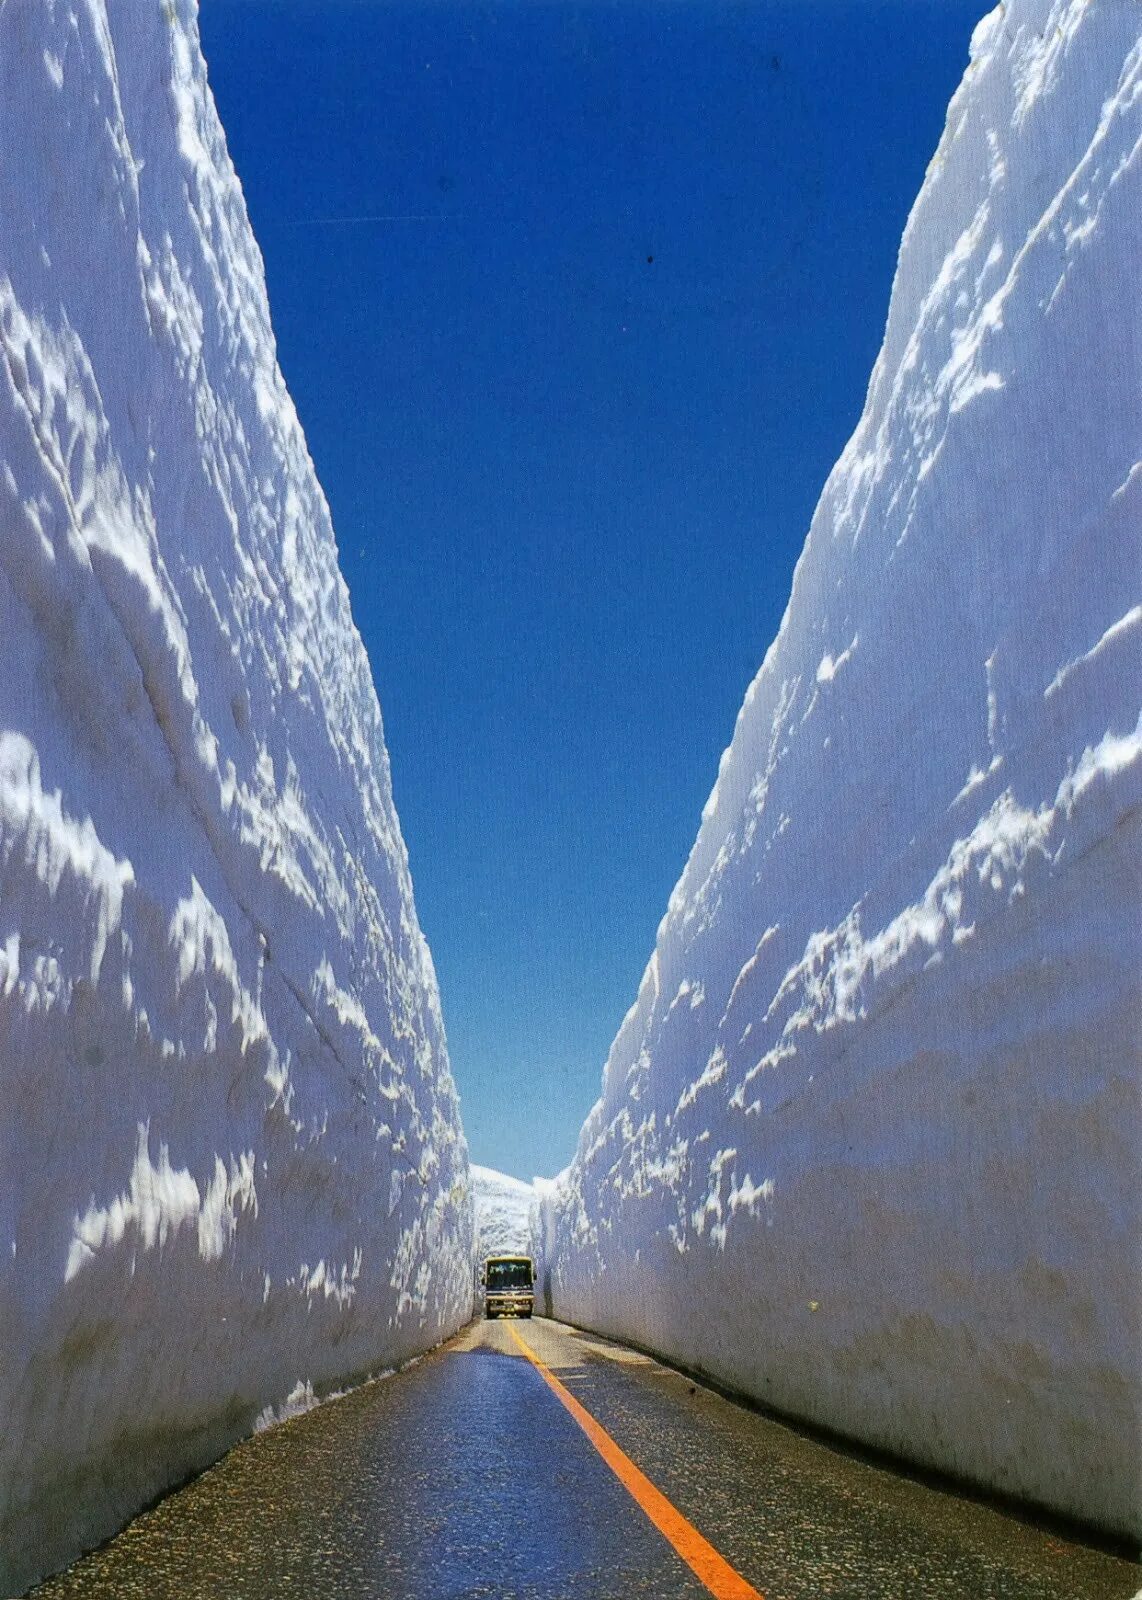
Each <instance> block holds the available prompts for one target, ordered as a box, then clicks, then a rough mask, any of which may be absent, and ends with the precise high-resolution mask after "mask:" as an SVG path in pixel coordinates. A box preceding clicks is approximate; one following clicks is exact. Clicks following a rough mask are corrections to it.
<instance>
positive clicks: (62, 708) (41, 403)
mask: <svg viewBox="0 0 1142 1600" xmlns="http://www.w3.org/2000/svg"><path fill="white" fill-rule="evenodd" d="M0 523H2V527H0V1417H2V1418H3V1425H2V1427H0V1552H2V1554H0V1592H3V1593H5V1594H7V1593H9V1592H11V1591H12V1590H13V1589H14V1588H17V1587H22V1586H23V1585H24V1584H26V1583H28V1582H30V1581H31V1580H32V1578H33V1577H34V1576H36V1575H37V1574H39V1573H42V1572H44V1571H46V1570H48V1569H50V1568H52V1567H55V1566H57V1565H59V1564H60V1563H62V1562H63V1561H65V1560H66V1559H68V1558H70V1557H71V1556H72V1555H74V1554H75V1553H76V1552H77V1551H78V1550H79V1549H80V1548H81V1547H83V1546H85V1545H89V1544H91V1543H92V1542H94V1541H97V1540H98V1539H100V1538H102V1537H103V1536H104V1535H106V1534H107V1533H109V1532H110V1531H111V1530H112V1529H113V1528H114V1527H116V1526H117V1525H118V1524H119V1523H120V1522H121V1521H122V1520H123V1519H125V1518H126V1517H127V1516H128V1515H129V1514H130V1513H131V1512H132V1511H133V1510H134V1509H135V1508H136V1507H138V1506H139V1505H140V1504H141V1503H142V1502H144V1501H146V1500H147V1499H148V1498H150V1497H152V1496H153V1495H154V1494H156V1493H157V1492H158V1491H160V1490H161V1489H162V1488H163V1487H164V1486H165V1485H167V1484H169V1483H171V1482H172V1481H173V1480H175V1479H178V1478H180V1477H182V1476H185V1475H186V1474H187V1473H189V1472H190V1471H192V1470H194V1469H195V1468H196V1467H200V1466H202V1465H204V1464H205V1463H206V1462H208V1461H209V1460H211V1459H212V1458H213V1457H215V1456H217V1455H218V1454H219V1453H220V1452H221V1451H222V1450H223V1449H224V1448H225V1447H226V1446H227V1445H228V1444H229V1443H230V1442H231V1441H232V1440H234V1439H235V1438H236V1437H238V1436H239V1435H241V1434H242V1433H243V1432H245V1431H247V1430H248V1429H249V1428H250V1427H251V1425H252V1423H253V1421H254V1418H255V1417H256V1415H257V1414H258V1413H259V1411H260V1410H261V1409H262V1408H263V1407H265V1406H267V1404H271V1403H273V1402H275V1401H278V1400H280V1399H282V1398H283V1397H284V1396H285V1395H286V1394H287V1393H288V1392H289V1391H290V1390H291V1389H292V1388H293V1387H294V1386H295V1384H296V1383H298V1382H302V1383H305V1382H308V1383H310V1384H311V1385H312V1386H313V1388H314V1389H315V1390H317V1391H319V1392H320V1390H321V1389H322V1388H327V1387H329V1386H330V1385H332V1384H334V1383H337V1384H341V1383H343V1382H344V1381H345V1380H346V1379H347V1378H349V1377H351V1376H352V1375H354V1374H364V1373H366V1372H368V1371H370V1370H374V1369H377V1368H381V1367H385V1366H391V1365H392V1364H393V1363H395V1362H398V1361H400V1360H401V1359H402V1358H404V1357H407V1356H410V1355H412V1354H413V1353H414V1352H416V1351H419V1350H422V1349H424V1348H425V1347H426V1346H429V1345H431V1344H433V1343H434V1342H435V1341H437V1340H439V1339H441V1338H442V1337H443V1336H445V1335H446V1334H448V1333H450V1332H451V1331H452V1330H453V1329H454V1328H455V1327H457V1325H458V1324H460V1323H461V1322H462V1321H463V1320H464V1319H465V1318H466V1317H467V1316H468V1314H469V1311H470V1307H471V1300H472V1280H471V1253H472V1248H473V1235H472V1209H471V1198H470V1193H469V1188H468V1176H467V1149H466V1145H465V1143H464V1140H463V1136H462V1133H461V1129H460V1123H459V1118H458V1112H457V1102H456V1096H455V1092H454V1089H453V1084H452V1079H451V1075H450V1071H449V1065H448V1057H447V1052H446V1047H445V1040H444V1033H443V1028H442V1024H441V1017H440V1009H439V1001H438V997H437V988H436V980H435V976H434V972H433V967H432V961H431V958H430V955H429V952H428V948H427V946H426V944H425V941H424V938H423V936H422V934H421V931H420V928H419V926H418V923H417V919H416V913H415V909H414V905H413V897H412V886H411V883H410V879H409V872H408V864H407V856H406V852H405V848H404V845H403V842H402V839H401V835H400V830H399V826H398V822H397V817H396V814H395V811H394V808H393V802H392V795H391V790H390V782H389V768H388V758H387V755H386V752H385V747H384V742H383V737H382V729H381V717H380V710H379V707H378V704H377V698H376V694H375V692H374V688H373V683H372V679H371V676H370V672H369V667H368V663H367V660H366V657H365V652H364V649H363V647H362V644H361V640H360V638H359V636H358V634H357V632H356V630H355V628H354V625H353V622H352V618H351V616H350V609H349V601H348V596H347V592H346V588H345V584H344V582H343V580H342V577H341V574H340V571H339V569H338V564H337V555H336V550H335V546H334V540H333V533H332V529H331V527H330V520H329V513H328V510H327V507H326V504H325V500H324V498H323V496H322V493H321V490H320V488H319V486H318V483H317V480H316V478H315V476H314V471H313V466H312V463H311V461H310V459H309V456H308V454H307V451H306V446H305V441H304V439H303V437H302V432H301V428H300V426H299V424H298V420H297V416H296V414H295V411H294V408H293V405H292V403H291V401H290V398H289V396H288V394H287V393H286V390H285V386H284V383H283V381H282V377H281V373H280V372H279V370H278V367H277V363H276V358H275V347H274V340H273V335H272V332H271V329H270V319H269V311H268V306H267V301H266V291H265V284H264V279H263V272H262V263H261V258H260V256H259V253H258V250H257V247H256V245H255V243H254V240H253V237H252V235H251V232H250V227H249V223H248V221H247V218H246V212H245V208H244V205H243V200H242V195H241V191H240V188H239V185H238V182H237V179H236V177H235V174H234V171H233V168H232V166H231V164H230V161H229V158H228V156H227V153H226V147H225V142H224V139H223V134H222V130H221V128H220V126H219V123H218V119H217V116H216V114H215V110H214V105H213V102H212V100H211V97H210V93H209V90H208V88H207V84H206V78H205V71H204V67H203V62H202V57H201V54H200V50H199V40H198V31H197V23H196V13H195V9H194V6H193V3H192V0H177V3H164V4H159V3H157V0H156V3H154V4H151V3H149V0H148V3H146V4H140V3H136V0H106V3H105V0H42V3H37V4H10V5H6V6H3V7H0Z"/></svg>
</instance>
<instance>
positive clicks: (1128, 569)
mask: <svg viewBox="0 0 1142 1600" xmlns="http://www.w3.org/2000/svg"><path fill="white" fill-rule="evenodd" d="M1139 17H1140V12H1139V7H1138V5H1137V4H1136V3H1135V0H1091V3H1086V0H1066V3H1057V4H1050V3H1047V0H1011V3H1010V4H1009V5H1007V6H1006V7H1002V6H1001V7H1000V8H999V9H998V10H996V11H995V12H993V13H992V14H991V15H990V16H988V17H986V18H985V19H984V20H983V21H982V22H981V23H980V25H979V27H978V29H977V30H976V33H975V36H974V38H973V40H972V45H971V64H970V66H969V67H968V69H967V73H966V75H965V78H964V81H963V84H962V86H961V87H960V89H959V90H958V91H957V93H956V95H955V97H954V99H953V101H952V104H951V107H950V109H949V112H948V119H947V126H946V130H945V133H944V135H943V138H942V140H941V143H940V146H939V148H938V150H937V152H936V154H935V157H934V158H933V160H932V163H931V165H930V167H929V170H928V174H927V177H926V179H925V183H924V186H923V189H922V190H921V193H920V196H919V198H918V200H917V202H916V205H915V208H914V210H913V212H912V215H911V217H910V219H909V222H908V226H907V229H906V231H905V235H904V239H903V242H902V245H901V250H900V257H899V263H898V268H897V274H896V281H895V284H894V288H893V293H892V300H891V306H890V309H889V316H888V325H887V330H886V334H885V340H884V346H883V349H882V351H881V354H880V356H879V358H878V360H877V363H876V366H875V368H874V370H873V373H872V378H871V382H870V385H869V391H868V398H867V403H866V406H865V411H864V415H863V416H862V418H861V421H860V423H859V425H858V427H857V430H856V432H855V434H854V435H853V438H852V439H851V441H850V442H849V444H848V446H847V447H846V449H845V451H844V454H843V455H842V457H841V459H840V461H839V462H838V464H837V466H836V468H835V469H834V471H833V472H832V474H831V476H830V478H829V480H828V482H827V484H826V486H825V489H824V492H823V494H822V497H821V500H820V503H819V505H818V508H817V511H816V513H815V515H814V518H813V522H812V525H811V528H810V531H809V536H808V540H807V543H806V546H805V549H804V552H803V554H802V556H801V559H800V562H799V564H798V567H797V571H796V575H795V579H794V583H793V591H792V596H791V599H790V602H789V607H788V611H787V613H786V616H785V619H784V621H783V623H782V626H781V629H780V632H779V634H778V636H777V638H776V640H775V641H774V643H773V645H772V647H771V649H770V650H769V652H768V654H767V656H766V659H765V662H764V664H763V666H762V668H761V670H760V672H759V673H758V675H757V677H756V679H755V680H754V682H753V683H752V684H751V686H750V688H749V692H748V694H747V695H746V699H745V704H744V705H743V707H742V710H741V713H740V715H739V717H738V722H737V727H736V729H735V732H734V737H733V742H732V744H731V746H730V748H729V750H728V751H727V752H726V754H725V755H724V757H723V758H722V763H721V767H720V770H719V774H718V780H717V784H716V786H715V788H714V791H713V793H712V794H711V796H710V799H709V802H708V804H707V806H706V808H705V811H704V813H703V819H702V826H701V830H700V832H699V834H698V838H697V842H696V843H695V845H694V848H693V852H692V854H691V856H690V860H689V862H688V864H687V866H686V869H685V871H684V873H683V875H682V878H681V880H680V882H679V883H678V885H677V888H676V889H675V891H674V893H673V895H672V896H671V899H670V903H669V907H668V909H667V912H666V916H665V918H664V919H663V922H662V924H661V926H660V928H659V930H658V939H657V946H656V949H655V951H654V954H653V956H652V957H651V960H650V964H649V966H648V967H647V969H646V973H645V976H644V978H643V980H642V984H641V986H640V989H639V993H638V998H637V1000H636V1003H635V1005H634V1006H633V1008H632V1009H631V1011H630V1012H629V1014H628V1015H627V1017H626V1019H625V1021H624V1022H623V1025H622V1027H621V1029H620V1031H619V1034H618V1036H617V1038H616V1039H615V1042H614V1044H613V1046H612V1048H611V1052H610V1055H609V1057H608V1060H607V1063H606V1069H605V1073H604V1079H603V1089H602V1097H601V1099H600V1100H599V1102H598V1104H597V1105H596V1106H595V1107H594V1109H593V1110H592V1112H591V1114H590V1116H589V1118H588V1120H587V1122H586V1124H585V1126H584V1128H583V1131H582V1134H581V1136H580V1140H579V1145H578V1152H577V1155H576V1157H575V1159H574V1161H573V1163H572V1166H571V1168H570V1170H569V1172H568V1173H567V1174H566V1175H565V1176H564V1177H563V1178H562V1180H561V1182H560V1183H559V1184H558V1186H557V1188H556V1190H555V1193H554V1195H549V1196H548V1198H547V1201H546V1203H545V1207H544V1209H545V1213H546V1214H545V1217H544V1218H543V1222H542V1228H541V1230H540V1231H541V1232H542V1234H543V1235H544V1240H545V1244H546V1247H547V1255H548V1266H549V1269H550V1286H551V1290H552V1293H553V1297H554V1310H555V1314H556V1315H557V1316H562V1317H565V1318H567V1319H569V1320H572V1321H574V1322H577V1323H580V1324H585V1325H589V1326H591V1327H593V1328H596V1329H599V1330H601V1331H603V1332H607V1333H612V1334H615V1335H619V1336H622V1337H625V1338H629V1339H632V1340H635V1341H637V1342H638V1343H640V1344H642V1345H644V1346H648V1347H650V1348H652V1349H655V1350H657V1351H660V1352H664V1353H666V1354H667V1355H668V1356H669V1357H671V1358H673V1359H674V1360H676V1361H677V1362H679V1363H681V1364H684V1365H686V1366H688V1367H691V1368H694V1369H700V1370H702V1371H704V1372H706V1373H709V1374H711V1375H713V1376H715V1377H716V1378H718V1379H720V1380H722V1381H723V1382H725V1383H726V1384H728V1385H732V1386H733V1387H734V1388H736V1389H738V1390H740V1391H743V1392H745V1393H747V1394H750V1395H753V1396H756V1397H758V1398H759V1399H761V1400H763V1401H766V1402H769V1403H771V1404H772V1405H774V1406H776V1407H779V1408H782V1409H784V1410H785V1411H787V1412H789V1413H792V1414H795V1415H797V1416H800V1417H804V1418H808V1419H812V1420H813V1421H815V1422H817V1423H819V1424H823V1425H827V1426H828V1427H829V1428H832V1429H836V1430H840V1431H841V1432H843V1433H845V1434H847V1435H851V1436H854V1437H856V1438H859V1439H862V1440H866V1441H871V1442H872V1443H874V1444H875V1445H878V1446H883V1447H887V1448H888V1449H890V1450H892V1451H895V1452H899V1453H900V1454H902V1455H904V1456H906V1457H909V1458H911V1459H913V1460H915V1461H918V1462H922V1463H927V1464H930V1465H933V1466H935V1467H938V1468H941V1469H944V1470H947V1471H950V1472H952V1473H955V1474H960V1475H963V1476H964V1477H965V1478H968V1479H971V1480H975V1481H976V1482H977V1483H980V1484H982V1485H986V1486H989V1487H991V1488H993V1489H995V1490H998V1491H1002V1492H1006V1493H1009V1494H1012V1495H1015V1496H1020V1497H1026V1498H1029V1499H1030V1500H1033V1501H1037V1502H1040V1503H1042V1504H1044V1505H1046V1506H1050V1507H1054V1508H1057V1509H1058V1510H1060V1511H1063V1512H1067V1513H1071V1514H1074V1515H1076V1516H1078V1517H1080V1518H1083V1519H1086V1520H1088V1521H1089V1522H1090V1523H1092V1524H1097V1525H1100V1526H1102V1527H1104V1528H1106V1529H1113V1530H1118V1531H1121V1532H1135V1533H1136V1532H1138V1531H1139V1525H1140V1524H1139V1518H1140V1507H1142V1498H1140V1496H1139V1492H1138V1491H1139V1463H1138V1451H1139V1439H1140V1437H1142V1433H1140V1407H1139V1388H1140V1386H1139V1362H1140V1351H1142V1337H1140V1333H1142V1329H1140V1318H1139V1293H1140V1289H1139V1285H1140V1278H1139V1271H1138V1269H1139V1254H1138V1240H1139V1237H1140V1234H1139V1226H1138V1224H1139V1215H1138V1211H1139V1194H1140V1192H1142V1190H1140V1185H1139V1150H1140V1145H1142V1141H1140V1139H1139V1133H1140V1122H1139V1114H1138V1099H1137V1093H1138V1085H1139V1041H1140V1038H1142V1003H1140V989H1142V962H1140V958H1142V912H1140V907H1142V893H1140V890H1142V884H1140V871H1139V868H1140V862H1142V852H1140V842H1142V841H1140V839H1139V832H1140V829H1139V820H1140V817H1142V809H1140V802H1142V722H1140V718H1139V702H1140V689H1142V604H1140V603H1139V602H1140V600H1142V594H1140V578H1142V464H1140V463H1139V459H1138V458H1139V455H1140V454H1142V305H1140V299H1142V294H1140V291H1142V265H1140V264H1142V145H1140V139H1142V42H1140V34H1142V30H1140V27H1139Z"/></svg>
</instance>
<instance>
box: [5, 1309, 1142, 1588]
mask: <svg viewBox="0 0 1142 1600" xmlns="http://www.w3.org/2000/svg"><path fill="white" fill-rule="evenodd" d="M1140 1589H1142V1568H1140V1567H1139V1566H1137V1565H1135V1564H1134V1563H1133V1562H1132V1561H1128V1560H1126V1559H1123V1558H1121V1557H1119V1556H1116V1555H1114V1554H1111V1553H1108V1552H1106V1551H1103V1550H1098V1549H1094V1548H1092V1547H1090V1546H1088V1545H1086V1544H1083V1543H1081V1542H1079V1541H1078V1540H1077V1538H1075V1537H1074V1536H1068V1535H1066V1534H1064V1533H1060V1532H1059V1531H1058V1530H1057V1529H1046V1528H1043V1527H1039V1526H1035V1525H1032V1524H1031V1523H1029V1522H1027V1521H1024V1520H1021V1519H1018V1518H1016V1517H1013V1516H1010V1515H1006V1514H1004V1513H1002V1512H1000V1511H998V1510H996V1509H994V1508H992V1507H989V1506H986V1505H983V1504H980V1503H979V1502H977V1501H974V1500H970V1499H965V1498H962V1497H960V1496H958V1495H956V1494H954V1493H951V1492H949V1491H948V1490H946V1489H941V1488H936V1487H932V1486H931V1485H929V1484H926V1483H923V1482H920V1481H917V1480H916V1479H915V1478H913V1477H909V1476H907V1475H904V1474H902V1473H899V1472H895V1471H892V1470H890V1469H889V1468H887V1467H886V1466H885V1465H884V1464H882V1463H872V1462H870V1461H868V1460H867V1459H862V1458H860V1457H859V1456H858V1455H856V1454H854V1453H853V1452H850V1451H847V1450H845V1449H842V1448H838V1447H835V1446H832V1445H830V1444H827V1443H824V1442H822V1441H821V1440H819V1439H816V1438H812V1437H809V1436H807V1435H806V1434H805V1433H803V1432H801V1431H798V1430H796V1429H795V1428H792V1427H789V1426H787V1425H785V1424H783V1423H781V1422H778V1421H775V1420H773V1419H772V1418H769V1417H765V1416H762V1415H760V1414H758V1413H757V1412H756V1411H754V1410H751V1409H749V1408H747V1407H745V1406H742V1405H738V1404H735V1403H733V1402H732V1401H730V1400H728V1399H726V1398H724V1397H723V1396H721V1395H720V1394H718V1393H716V1392H714V1391H713V1390H711V1389H708V1388H706V1387H704V1386H703V1385H702V1384H700V1383H698V1382H696V1381H694V1380H693V1379H691V1378H689V1377H687V1376H686V1375H684V1374H682V1373H679V1372H676V1371H674V1370H672V1369H671V1368H669V1367H665V1366H662V1365H661V1364H660V1363H658V1362H657V1361H654V1360H652V1359H651V1358H650V1357H649V1356H646V1355H643V1354H641V1353H640V1352H638V1351H635V1350H630V1349H627V1348H625V1347H624V1346H622V1345H618V1344H615V1343H613V1342H612V1341H610V1340H607V1339H603V1338H601V1337H599V1336H598V1335H596V1334H591V1333H584V1332H582V1331H580V1330H578V1329H574V1328H569V1327H566V1326H564V1325H563V1324H561V1323H558V1322H553V1321H550V1320H548V1319H546V1318H536V1319H534V1320H531V1321H521V1322H514V1321H507V1322H503V1321H496V1322H476V1323H473V1324H471V1325H470V1326H469V1327H468V1328H467V1329H466V1330H465V1331H464V1332H463V1333H461V1334H459V1335H458V1336H457V1337H456V1338H454V1339H452V1340H451V1341H450V1342H449V1343H448V1344H446V1345H443V1346H442V1347H441V1348H440V1349H439V1350H436V1351H434V1352H433V1353H432V1354H430V1355H428V1356H425V1357H423V1358H422V1359H421V1360H419V1361H417V1362H414V1363H413V1364H412V1365H411V1366H409V1367H407V1368H405V1369H404V1370H403V1371H402V1372H400V1373H397V1374H396V1375H394V1376H392V1377H389V1378H386V1379H382V1380H379V1381H377V1382H374V1383H370V1384H367V1385H365V1386H364V1387H362V1388H360V1389H356V1390H354V1391H353V1392H352V1393H350V1394H348V1395H345V1396H343V1397H341V1398H340V1399H337V1400H333V1401H330V1402H328V1403H327V1404H325V1405H322V1406H319V1407H317V1408H316V1409H314V1410H312V1411H309V1412H308V1413H306V1414H305V1415H304V1416H300V1417H296V1418H294V1419H293V1420H291V1421H289V1422H285V1423H282V1424H281V1425H280V1426H278V1427H275V1428H271V1429H269V1430H267V1431H266V1432H263V1433H259V1434H256V1435H254V1436H253V1437H252V1438H250V1439H247V1440H245V1441H244V1442H243V1443H241V1444H239V1445H238V1446H236V1447H235V1448H234V1449H233V1450H231V1451H230V1453H229V1454H228V1455H227V1456H225V1457H224V1458H223V1460H221V1461H220V1462H218V1463H217V1465H215V1466H214V1467H212V1468H211V1469H210V1470H209V1471H208V1472H206V1473H204V1474H203V1475H202V1476H201V1477H199V1478H196V1479H195V1480H194V1481H193V1482H191V1483H189V1484H187V1485H186V1486H185V1487H183V1488H182V1489H180V1490H178V1491H177V1492H175V1493H173V1494H171V1495H169V1496H168V1497H167V1498H166V1499H164V1500H162V1501H161V1502H160V1503H159V1504H158V1505H156V1506H155V1507H154V1508H153V1509H151V1510H150V1511H148V1512H146V1513H145V1514H143V1515H142V1516H140V1517H138V1518H136V1520H135V1521H134V1522H132V1523H131V1524H130V1526H129V1527H127V1528H126V1529H125V1530H124V1531H123V1532H122V1533H121V1534H119V1535H118V1536H117V1537H116V1538H115V1539H113V1540H111V1541H110V1542H109V1543H108V1544H106V1545H104V1546H103V1547H102V1548H101V1549H99V1550H97V1551H95V1552H94V1553H92V1554H91V1555H88V1556H85V1557H83V1559H82V1560H80V1561H78V1562H76V1563H75V1564H74V1565H73V1566H72V1567H70V1568H69V1569H68V1570H67V1571H66V1572H64V1573H61V1574H59V1575H58V1576H56V1577H54V1578H51V1579H49V1580H48V1581H47V1582H45V1583H43V1584H41V1585H40V1586H39V1587H38V1588H36V1589H34V1590H33V1591H31V1592H32V1593H33V1594H34V1595H35V1596H37V1597H38V1600H65V1597H66V1600H79V1597H83V1600H128V1597H136V1596H137V1597H139V1600H271V1597H273V1600H281V1597H283V1596H296V1597H299V1600H300V1597H304V1600H477V1597H479V1600H630V1597H637V1596H650V1597H653V1600H709V1596H710V1595H714V1596H716V1597H717V1600H750V1597H753V1596H762V1597H764V1600H823V1597H825V1596H828V1597H830V1600H833V1597H837V1600H921V1597H923V1600H927V1597H931V1600H1085V1597H1092V1600H1130V1597H1133V1596H1135V1595H1137V1593H1138V1591H1139V1590H1140Z"/></svg>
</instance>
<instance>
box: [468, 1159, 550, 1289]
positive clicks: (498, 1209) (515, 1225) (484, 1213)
mask: <svg viewBox="0 0 1142 1600" xmlns="http://www.w3.org/2000/svg"><path fill="white" fill-rule="evenodd" d="M469 1170H470V1171H471V1174H472V1198H473V1200H474V1202H475V1208H476V1265H477V1268H478V1267H479V1266H480V1265H481V1264H482V1263H483V1262H484V1260H485V1259H486V1258H487V1257H488V1256H511V1255H521V1256H528V1255H531V1253H532V1238H531V1213H532V1209H533V1207H534V1205H535V1189H534V1188H533V1186H532V1185H531V1184H530V1183H523V1182H522V1181H521V1180H520V1179H519V1178H509V1177H508V1175H507V1173H506V1172H496V1171H495V1170H494V1169H493V1168H492V1167H479V1166H477V1165H476V1164H475V1162H473V1163H472V1166H471V1167H470V1169H469Z"/></svg>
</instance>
